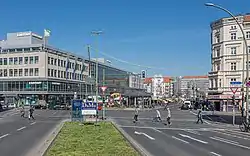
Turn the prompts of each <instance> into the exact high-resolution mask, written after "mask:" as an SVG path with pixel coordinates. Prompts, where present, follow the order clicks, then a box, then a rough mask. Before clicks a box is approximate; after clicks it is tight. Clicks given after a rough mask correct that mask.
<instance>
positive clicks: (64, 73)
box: [63, 71, 66, 79]
mask: <svg viewBox="0 0 250 156" xmlns="http://www.w3.org/2000/svg"><path fill="white" fill-rule="evenodd" d="M63 78H65V79H66V71H64V72H63Z"/></svg>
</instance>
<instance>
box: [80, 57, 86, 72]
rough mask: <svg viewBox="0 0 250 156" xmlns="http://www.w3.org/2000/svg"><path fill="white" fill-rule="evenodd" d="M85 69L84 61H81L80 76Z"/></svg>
mask: <svg viewBox="0 0 250 156" xmlns="http://www.w3.org/2000/svg"><path fill="white" fill-rule="evenodd" d="M85 69H86V66H85V64H84V60H83V61H82V70H81V74H82V73H83V72H84V71H85Z"/></svg>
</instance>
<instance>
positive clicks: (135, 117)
mask: <svg viewBox="0 0 250 156" xmlns="http://www.w3.org/2000/svg"><path fill="white" fill-rule="evenodd" d="M138 115H139V109H138V107H136V108H135V115H134V123H135V122H137V121H138Z"/></svg>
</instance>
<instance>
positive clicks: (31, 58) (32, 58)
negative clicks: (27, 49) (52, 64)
mask: <svg viewBox="0 0 250 156" xmlns="http://www.w3.org/2000/svg"><path fill="white" fill-rule="evenodd" d="M30 64H34V57H33V56H30Z"/></svg>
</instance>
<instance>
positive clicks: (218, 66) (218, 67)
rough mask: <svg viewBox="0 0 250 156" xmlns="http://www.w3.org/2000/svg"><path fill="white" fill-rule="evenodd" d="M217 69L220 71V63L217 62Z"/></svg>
mask: <svg viewBox="0 0 250 156" xmlns="http://www.w3.org/2000/svg"><path fill="white" fill-rule="evenodd" d="M217 71H220V64H219V63H218V64H217Z"/></svg>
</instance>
